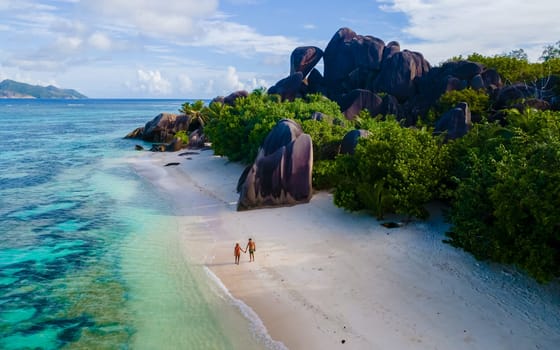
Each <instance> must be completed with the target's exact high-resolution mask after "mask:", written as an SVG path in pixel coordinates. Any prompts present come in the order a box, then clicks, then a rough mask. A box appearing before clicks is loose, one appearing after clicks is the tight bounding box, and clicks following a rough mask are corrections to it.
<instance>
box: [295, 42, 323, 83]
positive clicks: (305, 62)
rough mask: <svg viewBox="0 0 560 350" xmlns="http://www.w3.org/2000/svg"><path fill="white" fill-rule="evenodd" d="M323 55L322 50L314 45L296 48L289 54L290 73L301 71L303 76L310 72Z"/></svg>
mask: <svg viewBox="0 0 560 350" xmlns="http://www.w3.org/2000/svg"><path fill="white" fill-rule="evenodd" d="M322 57H323V50H321V49H320V48H318V47H315V46H303V47H298V48H296V49H295V50H294V51H293V52H292V54H291V56H290V75H292V74H294V73H296V72H301V74H302V75H303V77H304V78H305V77H307V74H309V72H311V70H312V69H313V67H315V65H316V64H317V62H319V61H320V60H321V58H322Z"/></svg>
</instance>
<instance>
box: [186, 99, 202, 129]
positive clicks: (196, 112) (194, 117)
mask: <svg viewBox="0 0 560 350" xmlns="http://www.w3.org/2000/svg"><path fill="white" fill-rule="evenodd" d="M179 112H181V113H183V114H186V115H188V116H190V117H191V121H190V123H191V125H193V124H196V123H198V124H199V125H200V126H201V127H204V125H206V124H207V123H208V115H207V114H206V113H204V101H202V100H197V101H195V102H185V103H183V104H182V105H181V108H179Z"/></svg>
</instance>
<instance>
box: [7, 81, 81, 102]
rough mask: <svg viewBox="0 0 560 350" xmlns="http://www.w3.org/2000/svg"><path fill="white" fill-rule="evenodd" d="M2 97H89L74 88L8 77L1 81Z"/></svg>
mask: <svg viewBox="0 0 560 350" xmlns="http://www.w3.org/2000/svg"><path fill="white" fill-rule="evenodd" d="M0 98H61V99H80V98H87V96H85V95H82V94H81V93H79V92H78V91H76V90H73V89H60V88H57V87H55V86H52V85H49V86H39V85H30V84H26V83H20V82H17V81H14V80H9V79H6V80H4V81H2V82H1V83H0Z"/></svg>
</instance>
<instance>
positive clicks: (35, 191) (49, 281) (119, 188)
mask: <svg viewBox="0 0 560 350" xmlns="http://www.w3.org/2000/svg"><path fill="white" fill-rule="evenodd" d="M183 102H184V101H182V100H181V101H179V100H78V101H67V100H0V125H2V128H0V349H60V348H69V349H241V348H243V349H263V348H264V349H266V348H274V347H275V346H274V344H273V343H272V342H270V339H269V338H268V337H267V335H266V334H264V332H263V330H262V328H261V325H260V323H259V321H258V319H257V320H256V319H255V317H254V315H253V314H251V310H248V309H247V308H245V307H244V305H241V304H240V303H239V301H236V300H233V299H232V298H231V296H230V295H229V293H227V291H226V290H224V289H223V288H221V287H220V285H219V283H216V282H215V281H214V280H213V278H212V276H211V275H210V276H209V275H208V274H207V271H205V270H204V269H203V268H202V267H197V266H196V265H195V264H193V263H192V262H190V261H189V259H188V257H185V256H184V253H183V252H182V250H181V249H180V247H179V245H178V244H177V241H178V240H179V237H178V229H177V223H176V222H175V221H174V216H173V213H172V208H171V206H170V204H169V203H167V202H166V200H165V199H164V198H162V197H161V196H159V195H158V193H157V191H155V190H154V189H153V188H152V187H151V185H150V184H149V183H148V182H146V181H145V180H144V179H142V178H140V177H139V176H138V175H137V174H135V173H134V171H133V170H132V169H131V168H130V166H128V165H127V163H126V162H125V161H123V160H124V159H125V158H126V157H131V156H134V154H135V152H136V151H134V150H133V149H134V145H135V144H137V143H141V142H139V141H137V140H124V139H123V136H124V135H126V134H127V133H128V132H129V131H131V130H133V129H134V128H136V127H138V126H141V125H144V124H145V123H146V122H147V121H148V120H150V119H152V118H153V117H154V116H156V115H157V114H158V113H160V112H176V111H177V109H178V108H179V107H180V105H181V103H183ZM145 146H147V145H145ZM277 345H278V344H277Z"/></svg>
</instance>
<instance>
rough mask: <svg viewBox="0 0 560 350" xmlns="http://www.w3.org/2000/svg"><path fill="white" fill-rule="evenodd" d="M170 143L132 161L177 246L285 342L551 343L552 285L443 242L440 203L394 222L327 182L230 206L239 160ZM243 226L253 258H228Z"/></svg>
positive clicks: (556, 295)
mask: <svg viewBox="0 0 560 350" xmlns="http://www.w3.org/2000/svg"><path fill="white" fill-rule="evenodd" d="M197 152H198V151H197ZM180 153H181V152H177V153H166V154H162V153H142V154H139V155H138V156H137V157H134V158H132V159H131V160H130V162H131V164H132V166H133V167H134V168H135V169H136V170H137V172H138V173H139V174H140V175H141V176H144V177H145V178H147V179H148V180H149V181H150V182H152V183H153V184H154V185H155V186H156V187H157V188H159V189H160V190H161V192H162V193H163V194H164V195H165V196H169V197H170V198H171V199H172V201H173V203H175V206H176V207H175V210H176V212H175V213H174V214H176V215H178V216H179V219H180V221H179V222H180V225H179V227H178V228H177V229H178V230H181V232H182V235H181V237H182V242H178V244H181V245H182V246H183V247H184V250H185V254H187V255H188V256H189V257H190V259H192V261H194V262H197V261H200V263H201V264H204V265H205V266H207V267H208V268H209V269H210V270H211V271H212V272H213V273H214V274H215V275H216V276H217V277H218V278H219V279H220V280H221V281H222V283H223V284H224V285H225V286H226V287H227V289H228V290H229V291H230V292H231V294H232V295H233V296H234V297H235V298H237V299H239V300H241V301H243V302H244V303H245V304H247V305H248V306H250V307H251V308H252V309H253V310H254V311H255V312H256V313H257V314H258V315H259V317H260V319H261V320H262V322H263V323H264V325H265V326H266V328H267V330H268V332H269V334H270V336H271V337H272V339H274V340H276V341H280V342H282V343H283V344H284V345H285V346H286V347H287V348H289V349H294V350H296V349H327V350H328V349H557V348H558V346H559V344H560V286H559V284H558V283H552V284H549V285H545V286H542V285H539V284H537V283H536V282H534V281H532V280H531V279H529V278H527V277H524V276H523V275H522V274H520V273H518V272H515V271H514V270H513V269H511V268H508V267H504V266H500V265H496V264H488V263H484V262H479V261H476V260H475V259H474V258H473V257H472V256H471V255H469V254H468V253H465V252H463V251H461V250H459V249H455V248H453V247H452V246H450V245H448V244H444V243H442V239H445V231H446V229H447V224H446V223H445V222H444V221H443V217H442V213H441V208H438V207H437V206H434V207H433V208H432V210H431V212H432V216H431V218H430V219H429V220H428V221H425V222H422V221H413V222H411V223H409V224H408V225H406V226H403V227H399V228H393V229H388V228H385V227H383V226H381V225H380V222H379V221H377V220H376V219H375V218H373V217H371V216H368V215H366V214H364V213H349V212H346V211H344V210H343V209H340V208H337V207H335V206H334V204H333V203H332V196H331V195H330V194H328V193H325V192H320V193H317V194H315V195H314V196H313V198H312V200H311V202H310V203H308V204H302V205H297V206H293V207H284V208H273V209H259V210H252V211H246V212H237V211H236V202H237V197H238V196H237V193H236V192H235V187H236V184H237V180H238V178H239V175H240V174H241V172H242V170H243V167H242V166H241V165H240V164H235V163H229V162H228V161H227V159H226V158H221V157H215V156H213V152H212V151H211V150H206V151H200V152H199V154H193V155H183V156H179V154H180ZM169 162H180V165H178V166H169V167H164V165H165V164H166V163H169ZM387 219H388V220H393V221H398V220H399V218H398V217H392V218H387ZM249 237H251V238H253V239H254V240H255V242H256V245H257V250H256V253H255V260H256V261H255V262H251V263H250V262H249V255H248V254H242V256H241V264H240V265H235V264H234V257H233V247H234V245H235V243H236V242H239V243H240V244H241V245H242V246H243V248H244V247H245V245H246V244H247V239H248V238H249Z"/></svg>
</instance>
